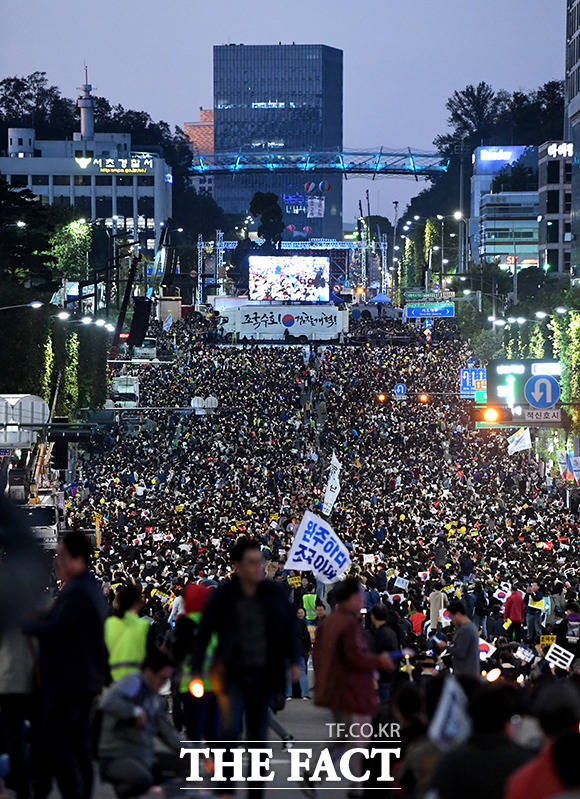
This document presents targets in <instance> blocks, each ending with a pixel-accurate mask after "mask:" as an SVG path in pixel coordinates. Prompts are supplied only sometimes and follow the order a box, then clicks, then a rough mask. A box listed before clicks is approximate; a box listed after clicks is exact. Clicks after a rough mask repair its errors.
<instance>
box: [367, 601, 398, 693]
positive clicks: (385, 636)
mask: <svg viewBox="0 0 580 799" xmlns="http://www.w3.org/2000/svg"><path fill="white" fill-rule="evenodd" d="M387 616H388V610H387V608H386V606H385V605H374V606H373V607H372V608H371V612H370V617H371V619H370V620H371V626H370V628H369V631H368V635H369V643H370V648H371V651H372V652H374V653H375V654H376V655H380V653H381V652H395V651H396V650H397V649H398V648H399V642H398V640H397V634H396V633H395V631H394V630H393V628H392V627H390V626H389V625H388V624H387ZM391 679H392V671H388V670H386V669H381V670H380V671H379V700H380V701H381V702H386V701H388V699H389V695H390V690H389V685H390V682H391Z"/></svg>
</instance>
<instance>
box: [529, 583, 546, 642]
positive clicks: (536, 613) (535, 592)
mask: <svg viewBox="0 0 580 799" xmlns="http://www.w3.org/2000/svg"><path fill="white" fill-rule="evenodd" d="M526 599H527V607H526V629H527V639H528V641H529V642H530V643H531V644H537V643H538V642H539V639H540V636H541V634H542V613H543V609H544V592H543V591H542V589H541V588H540V585H539V583H538V581H537V580H533V581H532V582H531V583H530V585H528V587H527V588H526Z"/></svg>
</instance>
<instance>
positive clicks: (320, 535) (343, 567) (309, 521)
mask: <svg viewBox="0 0 580 799" xmlns="http://www.w3.org/2000/svg"><path fill="white" fill-rule="evenodd" d="M349 566H350V557H349V554H348V550H347V548H346V547H345V545H344V544H343V543H342V541H341V540H340V538H339V537H338V536H337V535H336V533H335V532H334V530H333V529H332V527H331V526H330V525H329V524H328V523H327V522H325V521H324V520H323V519H321V518H320V516H316V514H314V513H312V512H311V511H309V510H307V511H306V512H305V514H304V516H303V517H302V521H301V522H300V525H299V527H298V530H297V531H296V534H295V536H294V541H293V542H292V546H291V547H290V552H289V553H288V557H287V558H286V568H287V569H297V570H298V571H311V572H312V573H313V574H314V576H315V577H316V578H317V579H318V580H321V582H323V583H334V582H335V581H336V580H340V579H341V578H342V577H343V575H344V574H345V573H346V571H347V569H348V568H349Z"/></svg>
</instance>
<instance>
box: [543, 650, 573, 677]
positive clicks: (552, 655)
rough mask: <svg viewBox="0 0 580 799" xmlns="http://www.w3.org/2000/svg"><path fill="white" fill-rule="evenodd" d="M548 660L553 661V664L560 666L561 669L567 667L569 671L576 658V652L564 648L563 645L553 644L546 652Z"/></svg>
mask: <svg viewBox="0 0 580 799" xmlns="http://www.w3.org/2000/svg"><path fill="white" fill-rule="evenodd" d="M546 660H547V661H548V663H551V664H552V666H558V667H559V668H560V669H566V671H568V669H569V668H570V666H571V665H572V661H573V660H574V653H573V652H570V651H569V650H568V649H564V647H563V646H558V644H552V646H551V647H550V648H549V649H548V652H547V654H546Z"/></svg>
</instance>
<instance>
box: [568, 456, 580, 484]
mask: <svg viewBox="0 0 580 799" xmlns="http://www.w3.org/2000/svg"><path fill="white" fill-rule="evenodd" d="M568 462H569V468H570V471H571V472H572V474H573V475H574V480H576V482H577V483H579V484H580V457H578V455H569V456H568Z"/></svg>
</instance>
